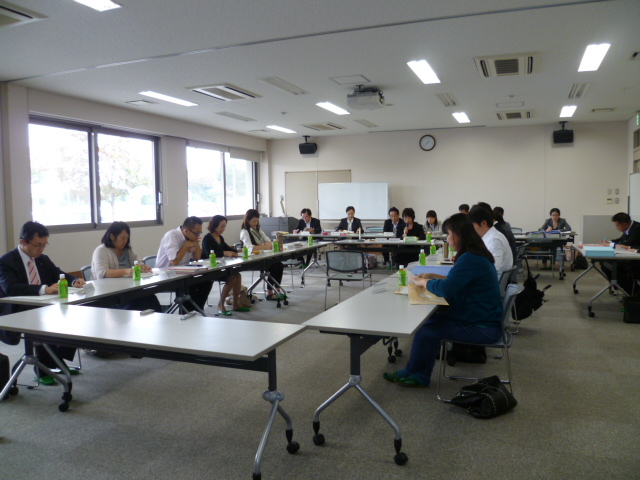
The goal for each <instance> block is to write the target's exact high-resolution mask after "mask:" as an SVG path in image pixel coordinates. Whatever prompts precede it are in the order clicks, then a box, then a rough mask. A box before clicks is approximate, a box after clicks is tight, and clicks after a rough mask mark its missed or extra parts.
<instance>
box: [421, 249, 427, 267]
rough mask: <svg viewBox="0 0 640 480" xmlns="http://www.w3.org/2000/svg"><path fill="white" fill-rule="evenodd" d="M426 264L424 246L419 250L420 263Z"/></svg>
mask: <svg viewBox="0 0 640 480" xmlns="http://www.w3.org/2000/svg"><path fill="white" fill-rule="evenodd" d="M426 264H427V254H426V253H424V248H423V249H421V250H420V265H426Z"/></svg>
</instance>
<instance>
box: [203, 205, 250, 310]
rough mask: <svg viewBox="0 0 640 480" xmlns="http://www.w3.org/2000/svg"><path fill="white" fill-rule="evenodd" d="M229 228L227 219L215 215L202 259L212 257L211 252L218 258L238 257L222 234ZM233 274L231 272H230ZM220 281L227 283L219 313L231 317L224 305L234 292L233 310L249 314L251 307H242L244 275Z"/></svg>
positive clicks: (210, 223) (237, 273)
mask: <svg viewBox="0 0 640 480" xmlns="http://www.w3.org/2000/svg"><path fill="white" fill-rule="evenodd" d="M226 228H227V217H223V216H222V215H214V216H213V217H211V221H209V226H208V227H207V230H209V233H207V234H206V235H205V236H204V238H203V239H202V259H203V260H206V259H208V258H209V256H210V255H211V252H213V253H215V255H216V257H218V258H224V257H237V256H238V252H236V251H235V250H234V249H233V248H231V247H230V246H229V245H227V242H225V241H224V238H223V236H222V234H223V233H224V231H225V229H226ZM228 272H231V270H228ZM219 281H223V282H225V284H224V287H222V293H221V294H220V302H218V313H220V314H221V315H226V316H230V315H231V312H230V311H229V310H227V309H226V307H225V305H224V301H225V299H226V298H227V297H228V296H229V292H233V297H232V298H233V306H232V308H233V310H234V311H236V312H248V311H250V310H251V309H250V308H249V307H243V306H242V305H240V301H239V297H240V289H241V287H242V275H240V273H239V272H235V273H228V275H227V276H226V277H225V278H221V279H220V280H219Z"/></svg>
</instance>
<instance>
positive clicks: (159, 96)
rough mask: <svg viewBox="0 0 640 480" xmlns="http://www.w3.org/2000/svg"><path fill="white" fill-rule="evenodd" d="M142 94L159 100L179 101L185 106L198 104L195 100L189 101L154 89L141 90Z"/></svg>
mask: <svg viewBox="0 0 640 480" xmlns="http://www.w3.org/2000/svg"><path fill="white" fill-rule="evenodd" d="M139 93H140V95H144V96H146V97H153V98H157V99H158V100H164V101H165V102H171V103H177V104H178V105H182V106H183V107H195V106H197V105H198V104H197V103H193V102H187V101H186V100H180V99H179V98H176V97H170V96H169V95H163V94H162V93H156V92H152V91H146V92H139Z"/></svg>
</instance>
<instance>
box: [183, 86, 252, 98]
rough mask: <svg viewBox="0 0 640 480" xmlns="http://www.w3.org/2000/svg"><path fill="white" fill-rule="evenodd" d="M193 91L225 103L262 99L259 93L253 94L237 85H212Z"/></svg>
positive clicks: (193, 89)
mask: <svg viewBox="0 0 640 480" xmlns="http://www.w3.org/2000/svg"><path fill="white" fill-rule="evenodd" d="M191 90H192V91H193V92H196V93H201V94H202V95H207V96H209V97H213V98H215V99H216V100H221V101H223V102H231V101H233V100H246V99H252V98H261V95H258V94H257V93H253V92H250V91H249V90H245V89H243V88H240V87H236V86H235V85H231V84H230V83H223V84H221V85H212V86H209V87H195V88H192V89H191Z"/></svg>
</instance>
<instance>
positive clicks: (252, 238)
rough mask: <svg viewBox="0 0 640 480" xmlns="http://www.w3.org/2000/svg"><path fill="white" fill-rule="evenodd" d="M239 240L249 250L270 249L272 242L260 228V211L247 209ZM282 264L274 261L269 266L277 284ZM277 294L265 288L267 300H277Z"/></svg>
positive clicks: (279, 279) (280, 277)
mask: <svg viewBox="0 0 640 480" xmlns="http://www.w3.org/2000/svg"><path fill="white" fill-rule="evenodd" d="M240 241H241V242H242V244H243V245H244V246H245V247H247V248H248V249H249V251H250V252H260V251H261V250H272V249H273V243H272V242H271V240H269V237H268V236H267V234H266V233H264V231H263V230H262V229H261V228H260V212H258V211H257V210H255V209H253V208H251V209H249V210H247V213H245V215H244V220H242V230H240ZM283 271H284V265H283V264H282V262H275V263H272V264H271V265H270V266H269V275H271V278H273V279H274V280H275V281H276V282H278V284H280V282H282V272H283ZM279 298H283V297H280V296H279V294H277V293H275V292H274V291H273V290H272V289H271V288H269V289H267V300H278V299H279Z"/></svg>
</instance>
